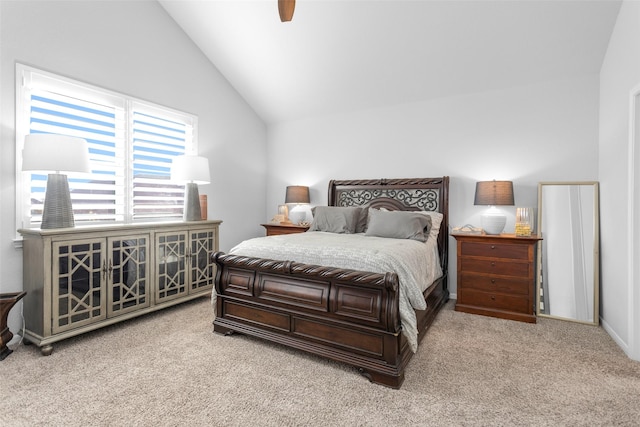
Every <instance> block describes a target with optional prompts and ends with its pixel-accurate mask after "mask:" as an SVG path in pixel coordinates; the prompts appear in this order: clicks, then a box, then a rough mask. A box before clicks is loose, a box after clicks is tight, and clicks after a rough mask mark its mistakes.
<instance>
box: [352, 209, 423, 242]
mask: <svg viewBox="0 0 640 427" xmlns="http://www.w3.org/2000/svg"><path fill="white" fill-rule="evenodd" d="M430 229H431V217H430V216H429V215H423V214H420V213H418V212H407V211H381V210H378V209H369V226H368V227H367V231H366V232H365V235H367V236H377V237H390V238H393V239H412V240H418V241H420V242H426V241H427V238H428V237H429V230H430Z"/></svg>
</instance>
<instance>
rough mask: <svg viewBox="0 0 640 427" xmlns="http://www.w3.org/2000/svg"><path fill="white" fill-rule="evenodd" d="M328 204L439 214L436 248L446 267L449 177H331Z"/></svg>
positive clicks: (443, 265)
mask: <svg viewBox="0 0 640 427" xmlns="http://www.w3.org/2000/svg"><path fill="white" fill-rule="evenodd" d="M328 202H329V203H328V204H329V206H358V207H362V206H368V207H373V208H386V209H390V210H405V211H417V210H422V211H430V212H440V213H442V214H443V219H442V223H441V225H440V234H439V235H438V249H439V252H440V261H441V263H442V267H443V270H444V271H446V267H447V254H448V241H449V239H448V233H449V219H448V217H449V177H448V176H444V177H439V178H410V179H365V180H332V181H330V182H329V199H328Z"/></svg>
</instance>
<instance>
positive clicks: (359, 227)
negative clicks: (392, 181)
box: [355, 207, 369, 233]
mask: <svg viewBox="0 0 640 427" xmlns="http://www.w3.org/2000/svg"><path fill="white" fill-rule="evenodd" d="M356 209H358V222H357V223H356V231H355V232H356V233H364V232H365V231H367V222H368V221H369V216H368V215H369V208H366V207H364V208H356Z"/></svg>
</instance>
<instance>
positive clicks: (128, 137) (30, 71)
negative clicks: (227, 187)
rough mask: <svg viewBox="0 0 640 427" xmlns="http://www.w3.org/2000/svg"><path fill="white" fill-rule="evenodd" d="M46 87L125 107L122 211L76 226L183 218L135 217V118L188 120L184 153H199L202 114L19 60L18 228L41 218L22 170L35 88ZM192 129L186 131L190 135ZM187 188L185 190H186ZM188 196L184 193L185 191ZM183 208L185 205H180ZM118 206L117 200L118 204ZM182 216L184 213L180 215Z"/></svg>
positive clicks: (17, 124)
mask: <svg viewBox="0 0 640 427" xmlns="http://www.w3.org/2000/svg"><path fill="white" fill-rule="evenodd" d="M43 85H44V86H46V87H48V88H58V89H61V91H62V93H64V94H65V95H68V96H73V97H77V98H78V99H81V100H91V101H93V102H97V103H100V104H104V105H113V106H115V108H118V109H119V108H122V110H123V112H124V117H123V121H124V123H123V126H124V129H123V130H122V132H123V143H124V151H123V155H124V165H123V168H122V172H123V173H124V183H123V185H122V186H121V187H117V186H116V190H118V191H122V192H123V193H124V194H123V195H122V196H119V197H122V198H123V207H122V210H123V212H122V213H116V214H114V215H115V216H116V217H118V216H121V218H122V219H121V220H120V219H116V220H101V221H97V220H90V221H78V220H76V226H79V225H80V226H82V225H85V224H86V225H100V224H131V223H146V222H169V221H176V220H179V218H178V217H177V216H175V215H174V216H169V217H162V216H158V217H153V218H142V219H134V218H133V215H134V193H133V190H134V176H133V166H134V165H133V162H134V159H133V148H134V132H133V131H134V129H133V118H134V112H136V113H141V112H142V113H151V114H158V116H160V117H163V118H167V119H172V120H175V121H177V122H181V123H182V122H184V123H185V126H186V127H187V128H188V129H190V139H191V140H190V141H189V140H188V138H185V142H184V154H194V155H197V153H198V117H197V116H196V115H194V114H191V113H187V112H183V111H179V110H176V109H173V108H169V107H165V106H163V105H159V104H156V103H152V102H148V101H145V100H142V99H139V98H136V97H133V96H130V95H126V94H123V93H119V92H115V91H112V90H109V89H105V88H102V87H99V86H96V85H92V84H89V83H86V82H83V81H79V80H77V79H72V78H68V77H65V76H61V75H59V74H54V73H51V72H48V71H44V70H41V69H38V68H34V67H31V66H27V65H24V64H20V63H16V92H15V96H16V110H15V111H16V113H15V120H16V141H15V147H16V158H15V165H16V170H15V180H16V181H15V182H16V186H15V188H16V208H15V209H16V229H20V228H38V227H39V226H40V222H39V221H35V222H34V221H32V220H31V219H32V217H31V203H30V196H31V189H30V188H29V183H30V178H29V176H28V174H29V173H30V172H26V171H25V172H23V171H22V148H23V147H24V139H25V136H26V135H27V134H29V133H30V132H31V110H30V106H31V95H32V92H33V90H34V88H35V87H42V86H43ZM188 133H189V132H186V134H188ZM183 191H184V190H183ZM183 197H184V194H183ZM179 206H180V209H182V204H179ZM114 207H117V203H116V204H115V205H114ZM180 217H181V214H180Z"/></svg>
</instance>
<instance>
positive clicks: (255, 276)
mask: <svg viewBox="0 0 640 427" xmlns="http://www.w3.org/2000/svg"><path fill="white" fill-rule="evenodd" d="M448 188H449V178H448V177H446V176H445V177H438V178H417V179H379V180H332V181H330V182H329V195H328V206H330V207H337V208H347V209H346V210H349V211H350V212H351V211H352V210H353V209H351V208H359V209H360V211H361V212H368V213H369V217H368V220H369V223H368V225H369V230H368V231H367V232H366V233H354V235H353V236H343V237H336V236H334V235H332V234H333V233H325V232H324V231H323V230H322V229H321V230H320V232H317V231H311V230H313V228H314V227H312V229H311V230H310V231H308V232H307V233H304V234H305V235H306V234H308V235H307V236H302V235H295V234H294V235H288V236H272V237H263V238H259V239H251V240H255V241H256V242H259V243H260V244H261V245H262V246H263V247H262V249H260V248H258V249H260V250H265V249H264V248H265V247H267V246H266V245H267V243H270V244H273V243H276V244H277V245H281V246H282V247H288V246H291V247H293V248H298V246H297V245H299V244H300V245H304V244H309V243H307V242H306V241H307V240H309V239H310V240H311V241H313V242H316V244H317V242H320V244H321V245H327V242H333V239H338V238H339V239H347V238H348V239H350V240H349V241H350V242H352V241H353V242H355V243H353V244H354V245H355V246H354V248H355V247H358V246H360V247H361V246H363V243H362V242H363V241H366V242H372V243H371V244H370V246H372V247H373V246H374V244H373V242H374V241H375V240H376V239H377V240H386V241H397V240H400V239H388V238H381V237H377V236H376V235H373V236H368V233H369V231H371V230H372V229H373V228H377V224H379V223H380V222H376V223H375V224H374V222H372V221H373V220H375V221H377V219H375V218H374V219H372V215H373V213H375V215H376V218H377V217H378V215H391V213H389V214H386V213H385V214H381V213H379V212H385V211H413V213H408V215H409V216H412V217H416V216H419V217H422V216H427V217H429V218H431V219H430V220H429V224H430V230H428V229H427V228H425V236H424V240H425V242H424V243H423V245H427V244H428V243H430V242H431V244H432V246H433V251H434V253H435V260H436V262H437V263H438V268H437V270H438V274H436V275H434V280H433V281H431V279H430V278H427V277H426V275H422V274H420V275H419V276H416V275H415V274H414V277H415V278H416V280H415V281H416V282H420V283H418V286H420V294H419V298H418V299H420V301H415V298H414V299H413V300H411V308H410V311H411V316H409V317H411V318H412V319H414V320H411V322H415V323H414V324H412V325H411V327H409V322H408V321H407V318H408V314H407V312H406V311H407V310H406V305H407V304H406V301H405V300H410V299H411V298H407V296H406V295H407V294H408V291H407V287H406V285H405V282H409V280H407V279H406V277H407V274H406V273H405V272H404V271H403V270H402V269H400V270H396V269H395V267H394V268H390V271H375V269H378V270H380V269H383V267H379V266H378V264H379V265H380V266H386V261H384V260H382V259H381V261H380V262H377V261H376V268H375V269H374V268H370V269H367V270H362V269H360V268H343V267H340V266H336V265H341V263H335V264H333V263H331V262H330V263H331V264H333V265H327V264H320V263H318V264H314V263H305V262H298V261H297V259H298V258H300V257H301V255H300V257H299V256H298V255H297V254H296V253H293V255H291V254H292V253H287V251H286V250H285V251H283V253H282V254H280V255H278V252H275V251H274V252H273V256H250V255H246V254H247V253H248V254H252V253H254V252H252V250H251V249H246V248H245V246H246V245H245V242H243V243H241V244H240V245H238V246H237V247H236V248H234V249H233V250H232V251H231V252H232V253H229V254H225V253H223V252H216V253H214V254H213V255H212V258H213V261H214V263H215V264H216V267H217V269H216V279H215V287H214V291H213V297H214V300H213V301H214V307H215V320H214V322H213V325H214V331H215V332H217V333H222V334H233V333H242V334H247V335H251V336H255V337H258V338H262V339H265V340H268V341H272V342H276V343H279V344H283V345H286V346H289V347H292V348H296V349H299V350H303V351H306V352H309V353H312V354H315V355H318V356H321V357H325V358H328V359H332V360H335V361H338V362H342V363H346V364H349V365H352V366H354V367H356V368H357V369H358V370H359V372H360V373H361V374H363V375H364V376H365V377H367V378H368V379H369V380H370V381H372V382H375V383H379V384H383V385H386V386H389V387H393V388H400V386H401V385H402V382H403V380H404V373H405V368H406V366H407V364H408V363H409V361H410V359H411V357H412V356H413V354H414V352H415V350H416V346H417V343H418V342H420V340H421V339H422V337H423V336H424V335H425V333H426V331H427V329H428V327H429V326H430V325H431V323H432V322H433V320H434V318H435V317H436V315H437V313H438V312H439V310H440V309H441V308H442V306H443V305H444V304H445V302H446V301H448V299H449V291H448V287H447V259H448ZM370 208H371V210H370ZM316 209H320V207H317V208H316ZM323 209H324V208H323ZM329 209H331V208H329ZM372 210H375V212H372ZM316 213H318V212H316ZM399 215H400V216H402V215H404V214H399ZM435 218H439V220H438V221H439V222H440V224H439V228H437V229H434V228H433V224H432V220H433V219H435ZM316 219H317V220H318V219H319V217H316ZM386 224H389V223H388V222H387V223H386ZM374 226H376V227H374ZM358 231H361V230H358ZM392 231H393V230H392ZM385 232H386V231H385ZM427 237H428V238H427ZM276 238H278V239H290V240H286V241H283V240H278V239H276ZM327 239H329V240H327ZM366 239H370V240H366ZM412 240H413V239H412ZM417 240H420V239H417ZM337 242H338V245H339V246H341V247H340V248H337V247H336V248H335V250H336V251H337V253H338V256H342V255H340V254H341V253H344V251H345V250H347V252H349V251H350V250H352V249H345V247H348V246H345V245H349V244H351V243H343V242H344V240H337ZM398 243H399V242H398ZM415 243H416V242H414V244H415ZM332 244H333V243H332ZM381 244H382V243H381ZM258 246H260V245H258ZM398 248H399V246H398ZM258 249H255V250H257V251H258V252H255V253H259V254H263V252H260V251H259V250H258ZM289 249H291V248H289ZM323 250H327V248H323ZM353 250H354V251H355V249H353ZM402 250H404V249H402ZM402 250H400V249H398V250H395V249H392V250H391V252H390V253H392V254H395V255H396V256H395V258H397V261H399V262H403V261H407V260H409V259H410V257H408V256H405V255H404V253H403V252H402ZM340 251H342V252H340ZM301 252H311V251H310V250H309V251H307V250H306V249H305V250H302V251H301ZM329 252H331V250H329ZM373 252H375V253H376V254H377V252H379V251H378V250H377V249H374V250H373ZM349 253H352V254H355V252H353V251H352V252H349ZM407 254H408V252H407ZM376 256H377V255H376ZM354 257H355V256H354ZM342 258H346V257H344V256H342ZM405 258H406V259H405ZM302 259H313V258H302ZM407 262H409V261H407ZM365 264H366V263H365ZM345 265H350V264H345ZM394 265H395V264H394ZM384 268H386V267H384ZM369 270H374V271H369ZM412 274H413V273H412ZM400 277H402V280H400ZM413 292H415V290H414V291H413ZM414 307H418V308H417V309H416V308H414ZM401 312H402V313H404V314H401ZM413 329H415V330H414V331H413ZM410 330H412V332H411V333H410V332H409V331H410ZM414 334H415V338H413V335H414Z"/></svg>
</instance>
